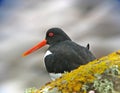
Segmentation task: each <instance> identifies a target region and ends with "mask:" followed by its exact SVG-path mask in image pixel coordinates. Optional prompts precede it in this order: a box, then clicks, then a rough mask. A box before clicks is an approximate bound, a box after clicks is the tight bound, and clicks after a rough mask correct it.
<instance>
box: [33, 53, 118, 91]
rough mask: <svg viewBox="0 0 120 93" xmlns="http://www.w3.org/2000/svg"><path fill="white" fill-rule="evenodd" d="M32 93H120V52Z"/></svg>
mask: <svg viewBox="0 0 120 93" xmlns="http://www.w3.org/2000/svg"><path fill="white" fill-rule="evenodd" d="M32 93H120V51H118V52H114V53H112V54H110V55H108V56H105V57H103V58H100V59H96V60H94V61H92V62H89V63H88V64H86V65H82V66H80V67H79V68H78V69H76V70H73V71H72V72H70V73H66V74H64V75H63V76H62V77H61V78H58V79H56V80H55V81H52V82H50V83H48V84H46V85H45V86H43V87H41V88H40V89H38V90H37V91H35V92H32Z"/></svg>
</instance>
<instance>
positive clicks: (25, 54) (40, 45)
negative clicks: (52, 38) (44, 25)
mask: <svg viewBox="0 0 120 93" xmlns="http://www.w3.org/2000/svg"><path fill="white" fill-rule="evenodd" d="M46 44H47V40H43V41H42V42H40V43H38V44H37V45H35V46H34V47H32V48H31V49H29V50H28V51H26V52H25V53H23V56H27V55H29V54H31V53H32V52H34V51H36V50H38V49H39V48H41V47H43V46H45V45H46Z"/></svg>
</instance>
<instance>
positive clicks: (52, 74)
mask: <svg viewBox="0 0 120 93" xmlns="http://www.w3.org/2000/svg"><path fill="white" fill-rule="evenodd" d="M49 75H50V77H51V79H52V80H55V79H56V78H59V77H61V76H62V74H61V73H49Z"/></svg>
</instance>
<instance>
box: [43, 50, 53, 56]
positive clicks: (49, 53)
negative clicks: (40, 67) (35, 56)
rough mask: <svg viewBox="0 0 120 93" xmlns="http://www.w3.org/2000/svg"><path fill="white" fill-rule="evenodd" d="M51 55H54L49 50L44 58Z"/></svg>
mask: <svg viewBox="0 0 120 93" xmlns="http://www.w3.org/2000/svg"><path fill="white" fill-rule="evenodd" d="M51 54H52V52H51V51H49V50H48V51H47V52H46V53H45V55H44V58H45V57H46V56H48V55H51Z"/></svg>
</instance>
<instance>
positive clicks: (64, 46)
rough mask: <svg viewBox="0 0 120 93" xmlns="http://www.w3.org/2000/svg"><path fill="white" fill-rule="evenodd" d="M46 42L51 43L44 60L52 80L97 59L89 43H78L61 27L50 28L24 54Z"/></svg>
mask: <svg viewBox="0 0 120 93" xmlns="http://www.w3.org/2000/svg"><path fill="white" fill-rule="evenodd" d="M46 44H48V45H49V48H48V50H47V52H46V54H45V56H44V61H45V66H46V69H47V71H48V73H49V74H50V76H51V79H52V80H54V79H56V78H58V77H60V76H61V75H62V74H63V73H65V72H70V71H72V70H74V69H76V68H78V67H79V66H80V65H84V64H86V63H88V62H89V61H92V60H94V59H95V56H94V55H93V54H92V53H91V52H90V51H89V44H88V45H87V47H83V46H80V45H78V44H76V43H75V42H73V41H72V40H71V39H70V37H69V36H68V35H67V34H66V33H65V32H64V31H63V30H62V29H60V28H51V29H49V30H48V31H47V33H46V38H45V39H44V40H43V41H42V42H40V43H39V44H37V45H36V46H34V47H33V48H31V49H30V50H28V51H26V52H25V53H24V54H23V56H26V55H28V54H30V53H32V52H33V51H36V50H37V49H39V48H41V47H43V46H44V45H46Z"/></svg>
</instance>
